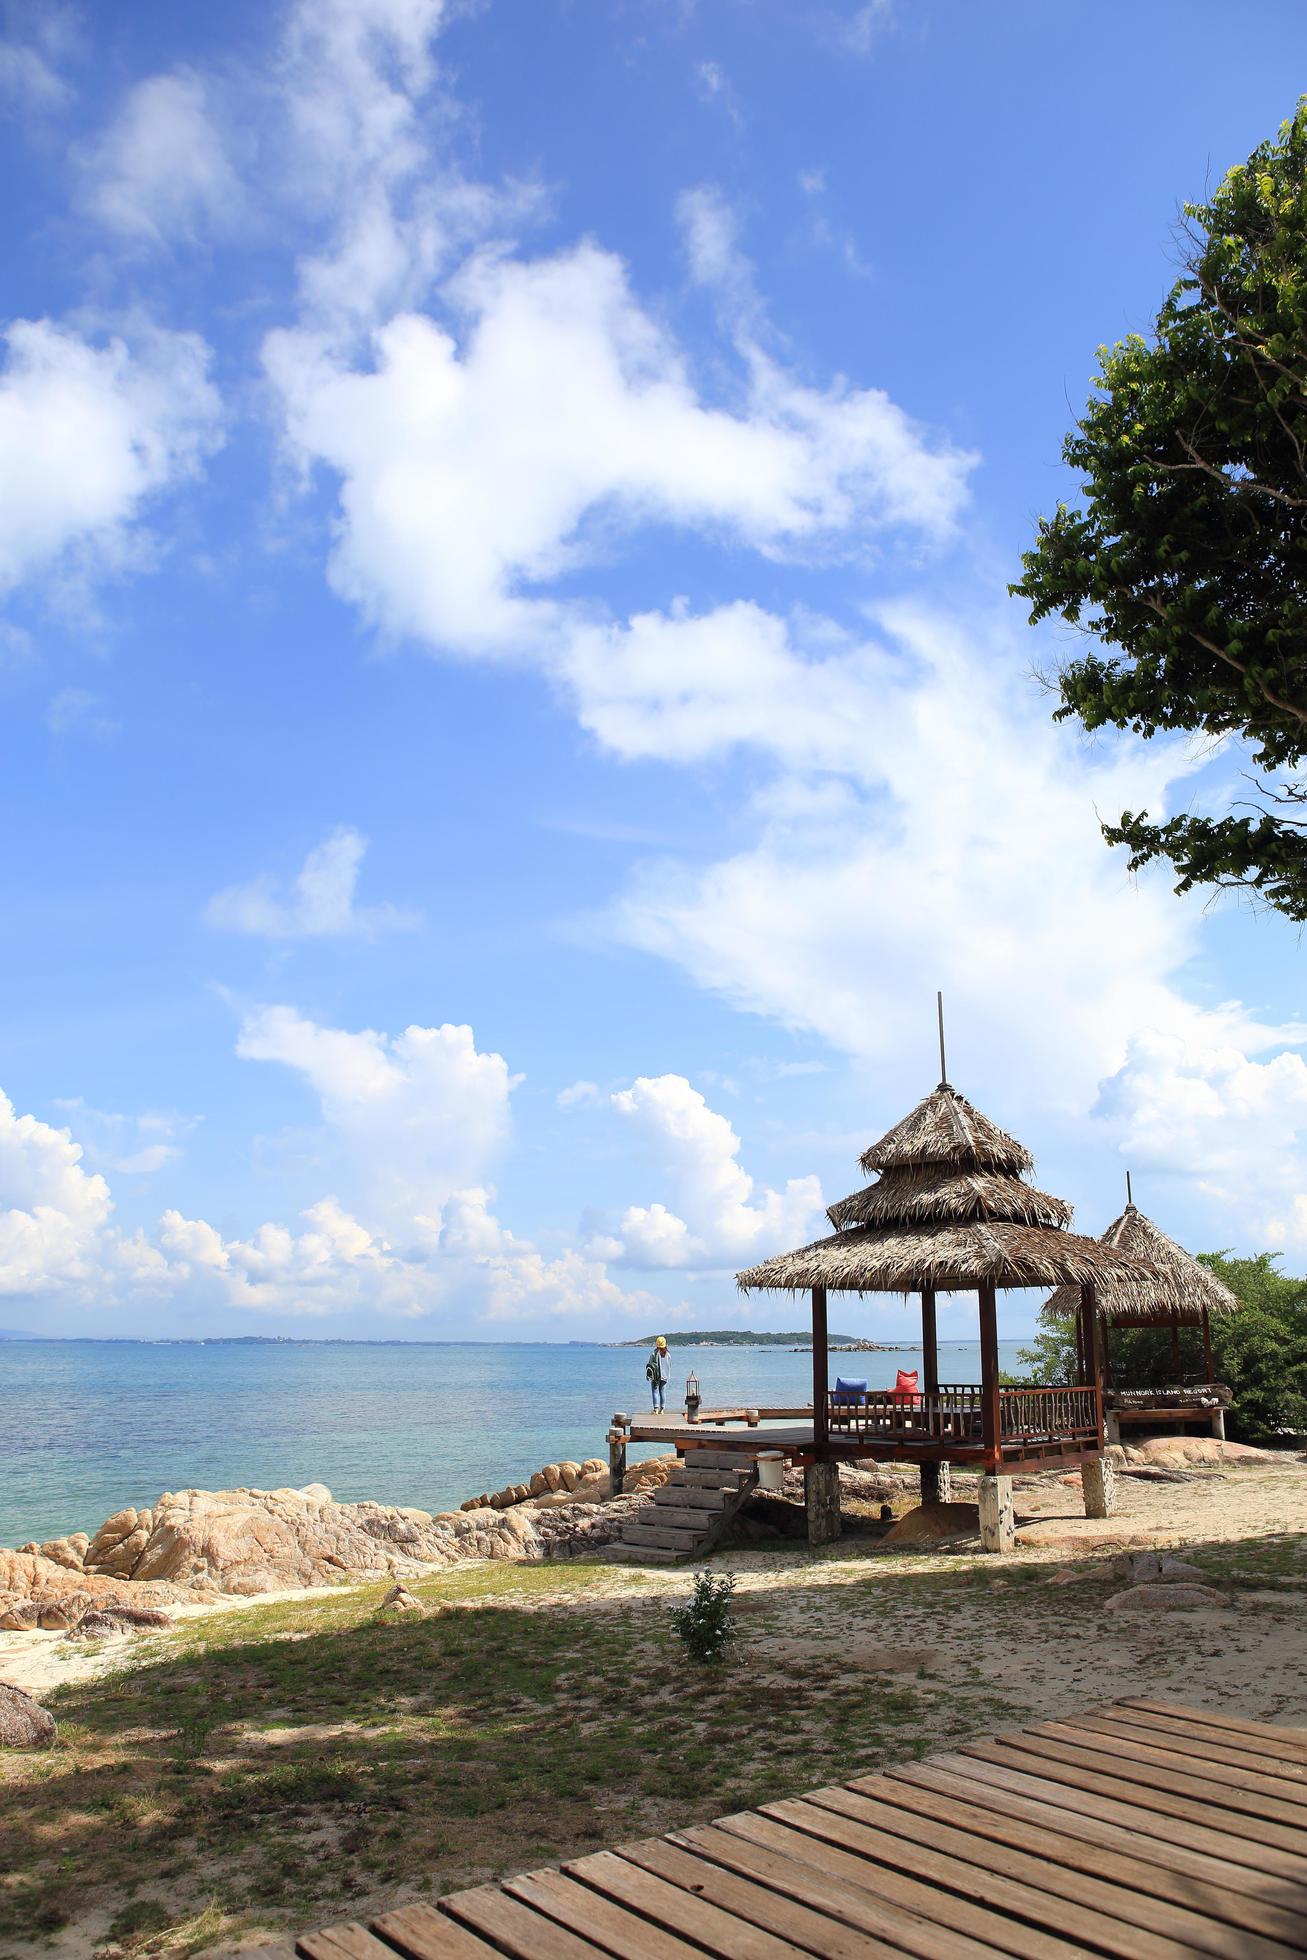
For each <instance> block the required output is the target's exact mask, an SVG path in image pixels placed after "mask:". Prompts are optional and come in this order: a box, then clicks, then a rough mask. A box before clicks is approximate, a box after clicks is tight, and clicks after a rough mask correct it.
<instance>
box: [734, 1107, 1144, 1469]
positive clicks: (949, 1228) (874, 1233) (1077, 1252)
mask: <svg viewBox="0 0 1307 1960" xmlns="http://www.w3.org/2000/svg"><path fill="white" fill-rule="evenodd" d="M1033 1167H1034V1166H1033V1161H1032V1159H1031V1156H1030V1153H1029V1151H1028V1150H1027V1149H1026V1148H1025V1146H1024V1145H1023V1144H1021V1143H1019V1142H1018V1141H1017V1139H1016V1138H1015V1137H1013V1136H1009V1135H1008V1133H1007V1132H1006V1131H1005V1130H1001V1129H1000V1128H999V1127H998V1125H997V1124H996V1123H994V1122H992V1121H991V1120H990V1118H989V1117H987V1116H985V1115H983V1114H982V1113H981V1112H980V1111H979V1110H978V1109H975V1108H974V1107H973V1106H972V1104H971V1103H969V1102H968V1101H967V1100H966V1098H965V1097H964V1096H961V1095H959V1094H958V1092H957V1090H956V1089H954V1088H953V1087H952V1085H951V1084H950V1083H949V1082H948V1081H941V1083H940V1084H939V1087H938V1088H937V1089H935V1090H933V1091H932V1092H931V1094H930V1095H928V1096H926V1097H924V1098H923V1100H922V1101H921V1102H920V1103H918V1104H917V1106H916V1108H915V1109H913V1110H912V1111H911V1112H910V1114H909V1115H907V1116H905V1117H904V1118H903V1120H902V1122H900V1123H897V1124H896V1125H895V1126H894V1128H893V1129H892V1130H889V1131H887V1132H886V1134H885V1135H884V1136H883V1137H881V1139H880V1140H879V1142H877V1143H874V1144H873V1145H872V1146H871V1148H870V1149H869V1150H867V1151H865V1152H864V1154H863V1156H862V1159H861V1168H862V1170H863V1171H864V1172H867V1173H872V1172H874V1173H877V1175H876V1178H875V1181H874V1182H873V1183H872V1184H869V1185H868V1186H867V1187H866V1188H865V1189H864V1190H861V1191H858V1192H855V1193H854V1194H853V1195H852V1196H851V1197H848V1198H843V1199H841V1200H840V1202H839V1203H838V1204H834V1205H832V1206H831V1207H830V1212H829V1216H830V1220H831V1223H832V1225H834V1226H835V1228H836V1229H835V1231H834V1233H833V1234H832V1235H831V1236H830V1237H827V1238H824V1239H818V1240H817V1241H816V1242H815V1243H814V1244H812V1245H807V1246H802V1247H800V1248H799V1249H798V1250H797V1251H795V1252H786V1253H781V1254H779V1255H778V1256H777V1257H776V1258H773V1259H767V1260H764V1261H763V1262H762V1264H761V1265H758V1266H754V1267H751V1268H750V1269H749V1270H748V1271H747V1272H742V1273H740V1274H738V1275H737V1280H738V1284H739V1286H740V1288H741V1289H742V1290H743V1291H745V1292H750V1291H752V1290H754V1289H755V1288H764V1287H765V1288H780V1289H784V1290H785V1291H788V1292H799V1291H805V1292H811V1295H812V1325H813V1419H814V1438H813V1442H814V1456H815V1458H816V1459H817V1460H820V1459H821V1458H822V1457H823V1455H825V1454H827V1453H828V1452H829V1451H830V1449H831V1441H832V1430H834V1431H835V1434H836V1441H837V1443H840V1444H842V1443H844V1442H845V1440H846V1439H847V1440H849V1441H851V1442H853V1443H855V1444H856V1445H857V1453H859V1454H862V1455H866V1456H869V1457H872V1458H876V1457H880V1458H881V1459H884V1458H886V1457H889V1456H894V1457H899V1458H901V1457H903V1456H904V1455H907V1456H909V1457H912V1458H915V1459H917V1460H920V1461H921V1462H922V1463H923V1466H924V1465H925V1464H926V1463H928V1462H930V1461H932V1460H933V1461H934V1462H949V1463H971V1464H976V1465H979V1466H980V1467H981V1468H982V1469H983V1470H984V1471H985V1473H986V1474H987V1475H988V1476H990V1477H999V1476H1001V1475H1003V1473H1004V1472H1005V1471H1008V1470H1010V1469H1011V1467H1013V1466H1014V1465H1015V1464H1017V1463H1025V1462H1030V1461H1035V1460H1039V1461H1048V1460H1050V1459H1053V1460H1063V1461H1072V1462H1074V1461H1080V1460H1083V1459H1084V1458H1086V1457H1089V1456H1096V1455H1099V1454H1101V1451H1102V1448H1103V1430H1102V1384H1101V1372H1100V1366H1099V1358H1098V1339H1097V1325H1098V1321H1097V1313H1096V1311H1095V1306H1094V1301H1095V1295H1096V1292H1099V1291H1102V1290H1104V1289H1107V1288H1110V1289H1112V1297H1113V1298H1117V1297H1118V1296H1122V1297H1123V1296H1124V1295H1125V1294H1126V1293H1127V1292H1128V1291H1129V1289H1130V1288H1132V1287H1134V1286H1139V1285H1141V1284H1143V1283H1144V1282H1145V1281H1146V1280H1147V1279H1149V1278H1150V1277H1151V1276H1152V1275H1151V1269H1150V1268H1149V1267H1147V1266H1145V1265H1143V1264H1142V1263H1141V1262H1140V1261H1139V1260H1138V1259H1137V1258H1136V1257H1134V1256H1132V1255H1131V1254H1130V1253H1129V1252H1128V1251H1126V1250H1125V1249H1124V1248H1122V1247H1116V1246H1108V1245H1105V1244H1104V1243H1102V1242H1101V1241H1100V1240H1097V1239H1086V1238H1080V1237H1078V1236H1077V1235H1076V1234H1074V1233H1072V1232H1070V1231H1068V1230H1067V1227H1068V1225H1069V1223H1070V1219H1071V1209H1070V1207H1069V1206H1068V1205H1066V1204H1065V1203H1064V1202H1063V1201H1062V1199H1060V1198H1055V1197H1051V1196H1049V1194H1048V1193H1047V1192H1043V1191H1039V1190H1037V1189H1036V1188H1035V1187H1034V1185H1032V1184H1030V1183H1029V1182H1028V1181H1027V1175H1026V1174H1027V1173H1028V1172H1030V1171H1031V1170H1033ZM1049 1285H1055V1286H1056V1287H1058V1288H1059V1289H1064V1288H1069V1289H1073V1290H1074V1292H1075V1294H1076V1296H1077V1297H1078V1305H1077V1307H1076V1317H1077V1325H1078V1327H1079V1329H1080V1330H1081V1336H1082V1338H1081V1345H1080V1351H1081V1354H1082V1357H1083V1359H1084V1361H1085V1364H1086V1365H1085V1368H1084V1370H1083V1372H1082V1373H1081V1374H1080V1377H1079V1381H1078V1383H1077V1384H1076V1385H1075V1386H1074V1387H1072V1388H1070V1389H1058V1388H1053V1387H1049V1388H1042V1387H1035V1388H1026V1387H1023V1388H1022V1389H1020V1390H1004V1389H1002V1388H1001V1385H1000V1382H999V1366H998V1326H997V1307H996V1295H997V1292H998V1290H999V1288H1001V1287H1032V1286H1039V1287H1045V1286H1049ZM968 1291H974V1292H975V1293H976V1295H977V1297H978V1301H979V1310H980V1371H981V1381H980V1384H979V1386H978V1387H976V1388H972V1387H947V1388H941V1386H940V1382H939V1357H938V1342H937V1336H936V1324H935V1299H936V1294H937V1293H939V1292H968ZM830 1292H842V1293H860V1294H861V1293H903V1294H905V1295H906V1294H909V1293H919V1294H920V1295H921V1313H922V1347H923V1356H924V1364H925V1366H924V1372H925V1381H924V1383H922V1385H921V1392H920V1394H919V1395H916V1396H913V1397H910V1398H909V1399H908V1404H907V1405H905V1403H904V1401H903V1397H902V1395H901V1393H900V1394H899V1395H898V1397H897V1400H896V1397H895V1396H893V1395H887V1396H880V1395H869V1396H863V1397H862V1398H861V1405H860V1406H855V1407H852V1408H850V1407H849V1405H848V1399H847V1397H842V1396H840V1395H839V1394H838V1393H837V1394H836V1395H832V1394H831V1392H830V1389H829V1372H828V1371H829V1357H828V1347H827V1311H826V1301H827V1294H828V1293H830ZM837 1453H838V1454H844V1453H846V1452H845V1451H844V1450H842V1449H841V1450H839V1451H838V1452H837ZM926 1489H927V1480H926V1478H925V1476H924V1474H923V1492H924V1491H926ZM1009 1501H1010V1500H1009Z"/></svg>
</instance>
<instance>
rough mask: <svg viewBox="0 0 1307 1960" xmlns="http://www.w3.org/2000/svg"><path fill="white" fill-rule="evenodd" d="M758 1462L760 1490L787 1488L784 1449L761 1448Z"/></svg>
mask: <svg viewBox="0 0 1307 1960" xmlns="http://www.w3.org/2000/svg"><path fill="white" fill-rule="evenodd" d="M757 1463H758V1488H759V1490H783V1489H784V1488H785V1453H784V1451H783V1450H759V1452H758V1457H757Z"/></svg>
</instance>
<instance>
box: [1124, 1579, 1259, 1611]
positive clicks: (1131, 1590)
mask: <svg viewBox="0 0 1307 1960" xmlns="http://www.w3.org/2000/svg"><path fill="white" fill-rule="evenodd" d="M1229 1604H1230V1602H1229V1600H1228V1599H1227V1598H1226V1596H1225V1594H1224V1593H1221V1592H1217V1591H1216V1589H1215V1587H1214V1586H1186V1585H1143V1586H1129V1587H1127V1588H1126V1590H1125V1592H1119V1593H1113V1595H1112V1597H1111V1598H1110V1599H1109V1600H1108V1602H1107V1605H1108V1610H1109V1611H1110V1612H1114V1613H1121V1612H1130V1611H1133V1610H1135V1609H1136V1608H1138V1609H1142V1610H1144V1611H1147V1612H1155V1611H1160V1612H1163V1613H1176V1612H1183V1611H1184V1610H1185V1609H1187V1608H1190V1607H1195V1606H1228V1605H1229Z"/></svg>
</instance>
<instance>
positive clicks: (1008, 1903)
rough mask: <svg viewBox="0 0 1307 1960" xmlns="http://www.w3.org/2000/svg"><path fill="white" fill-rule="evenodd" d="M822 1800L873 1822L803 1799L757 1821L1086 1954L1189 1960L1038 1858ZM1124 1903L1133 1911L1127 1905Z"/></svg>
mask: <svg viewBox="0 0 1307 1960" xmlns="http://www.w3.org/2000/svg"><path fill="white" fill-rule="evenodd" d="M823 1794H826V1793H823ZM829 1794H830V1796H831V1797H832V1798H838V1797H839V1796H843V1797H844V1799H845V1801H846V1803H847V1804H848V1805H849V1806H850V1807H851V1808H852V1809H855V1810H856V1809H857V1808H858V1807H859V1806H862V1807H863V1808H864V1811H865V1813H868V1814H869V1817H870V1819H874V1820H875V1821H864V1820H863V1818H859V1817H855V1816H853V1815H850V1814H848V1813H847V1812H840V1811H837V1810H835V1809H829V1810H828V1809H826V1808H825V1807H824V1806H823V1805H821V1804H819V1803H816V1802H814V1801H813V1800H812V1799H811V1798H802V1799H799V1800H798V1801H790V1802H785V1803H778V1804H766V1805H765V1806H764V1807H763V1815H764V1816H766V1817H779V1818H782V1819H783V1821H784V1822H786V1823H787V1824H792V1825H793V1826H794V1828H795V1829H796V1830H801V1831H805V1832H811V1833H812V1834H813V1835H814V1836H816V1837H819V1838H821V1839H822V1840H823V1842H825V1843H827V1844H833V1845H835V1846H837V1847H838V1848H839V1849H840V1850H841V1851H849V1852H852V1853H853V1854H854V1855H855V1856H857V1857H859V1858H874V1859H875V1860H876V1861H877V1862H878V1863H880V1864H885V1865H888V1866H890V1868H891V1869H897V1870H899V1871H902V1872H904V1873H906V1874H909V1875H912V1874H915V1875H916V1876H918V1877H920V1878H923V1879H927V1880H929V1881H930V1882H931V1883H932V1884H933V1885H935V1886H938V1887H939V1888H940V1891H941V1893H953V1894H955V1895H956V1896H957V1897H959V1898H963V1899H966V1898H976V1897H977V1896H983V1898H984V1899H985V1901H986V1903H987V1904H988V1905H991V1906H996V1907H998V1908H999V1909H1000V1910H1001V1911H1002V1912H1004V1913H1010V1914H1011V1915H1012V1916H1013V1917H1014V1918H1017V1919H1024V1920H1029V1921H1031V1922H1033V1923H1034V1924H1035V1925H1036V1926H1043V1927H1045V1928H1047V1930H1048V1931H1049V1932H1053V1933H1058V1932H1060V1933H1065V1934H1066V1935H1067V1936H1068V1937H1069V1938H1071V1939H1075V1940H1080V1941H1083V1942H1084V1943H1085V1944H1086V1945H1087V1946H1089V1947H1090V1948H1091V1949H1095V1948H1096V1949H1097V1950H1098V1951H1100V1952H1103V1953H1110V1954H1114V1955H1115V1956H1117V1960H1189V1956H1191V1955H1192V1952H1193V1948H1192V1947H1191V1946H1190V1945H1188V1944H1187V1943H1186V1941H1185V1940H1184V1939H1183V1938H1182V1937H1180V1936H1179V1935H1178V1934H1177V1936H1176V1937H1173V1938H1172V1937H1167V1936H1166V1934H1165V1933H1158V1932H1156V1931H1153V1930H1149V1926H1148V1920H1147V1916H1146V1915H1145V1914H1143V1913H1141V1912H1140V1913H1135V1914H1134V1919H1133V1923H1130V1922H1129V1921H1127V1920H1125V1919H1118V1918H1115V1917H1114V1916H1112V1904H1113V1893H1112V1889H1111V1887H1110V1886H1106V1885H1097V1886H1094V1885H1091V1884H1090V1882H1089V1881H1081V1882H1080V1883H1079V1884H1077V1885H1073V1883H1072V1876H1073V1875H1072V1874H1069V1873H1064V1872H1061V1871H1059V1869H1058V1868H1057V1867H1056V1866H1046V1865H1045V1864H1044V1863H1043V1861H1042V1860H1041V1859H1038V1858H1029V1857H1026V1856H1025V1855H1024V1854H1023V1853H1020V1852H1016V1851H1012V1850H1008V1849H1006V1848H1005V1847H1004V1846H1002V1845H998V1844H992V1845H985V1846H983V1847H979V1846H977V1844H976V1842H975V1840H974V1839H971V1838H968V1836H967V1834H966V1832H965V1831H956V1830H954V1831H951V1832H950V1831H947V1830H943V1829H938V1828H935V1829H932V1828H931V1827H930V1826H928V1825H926V1824H925V1822H924V1820H922V1823H921V1827H920V1828H919V1829H918V1831H917V1832H916V1833H915V1834H914V1833H913V1832H912V1831H911V1829H910V1828H909V1829H908V1830H907V1831H906V1832H905V1831H903V1829H902V1826H901V1825H900V1827H899V1828H898V1829H895V1830H887V1829H884V1828H881V1827H880V1826H881V1822H882V1820H881V1818H880V1816H879V1815H878V1811H877V1806H876V1804H875V1803H874V1802H872V1801H871V1800H870V1799H868V1798H864V1797H859V1796H858V1795H857V1794H856V1793H854V1792H851V1791H850V1792H836V1791H831V1792H830V1793H829ZM891 1814H892V1813H891ZM978 1851H979V1854H980V1855H979V1857H977V1852H978ZM1086 1890H1088V1891H1091V1892H1092V1896H1091V1897H1085V1896H1084V1894H1085V1892H1086ZM1140 1903H1142V1902H1140ZM951 1904H952V1901H951V1900H948V1899H941V1907H942V1910H943V1912H944V1915H945V1918H946V1919H947V1917H948V1915H949V1909H950V1906H951ZM1131 1904H1132V1910H1133V1907H1134V1904H1135V1902H1134V1901H1132V1902H1131ZM1232 1951H1233V1949H1232ZM1286 1952H1287V1949H1285V1948H1283V1947H1279V1948H1275V1949H1273V1950H1272V1952H1271V1953H1266V1952H1265V1951H1264V1950H1263V1951H1260V1952H1259V1954H1258V1955H1257V1956H1256V1960H1285V1955H1286ZM1250 1960H1253V1957H1252V1956H1250Z"/></svg>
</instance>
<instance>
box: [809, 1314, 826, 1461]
mask: <svg viewBox="0 0 1307 1960" xmlns="http://www.w3.org/2000/svg"><path fill="white" fill-rule="evenodd" d="M829 1383H830V1348H829V1345H828V1336H827V1332H826V1289H825V1287H824V1286H814V1287H813V1289H812V1441H813V1446H814V1448H815V1449H816V1450H817V1451H819V1452H820V1451H822V1450H824V1449H825V1448H826V1446H827V1444H828V1443H829V1441H830V1422H829V1412H828V1410H827V1407H826V1393H827V1389H828V1386H829Z"/></svg>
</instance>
